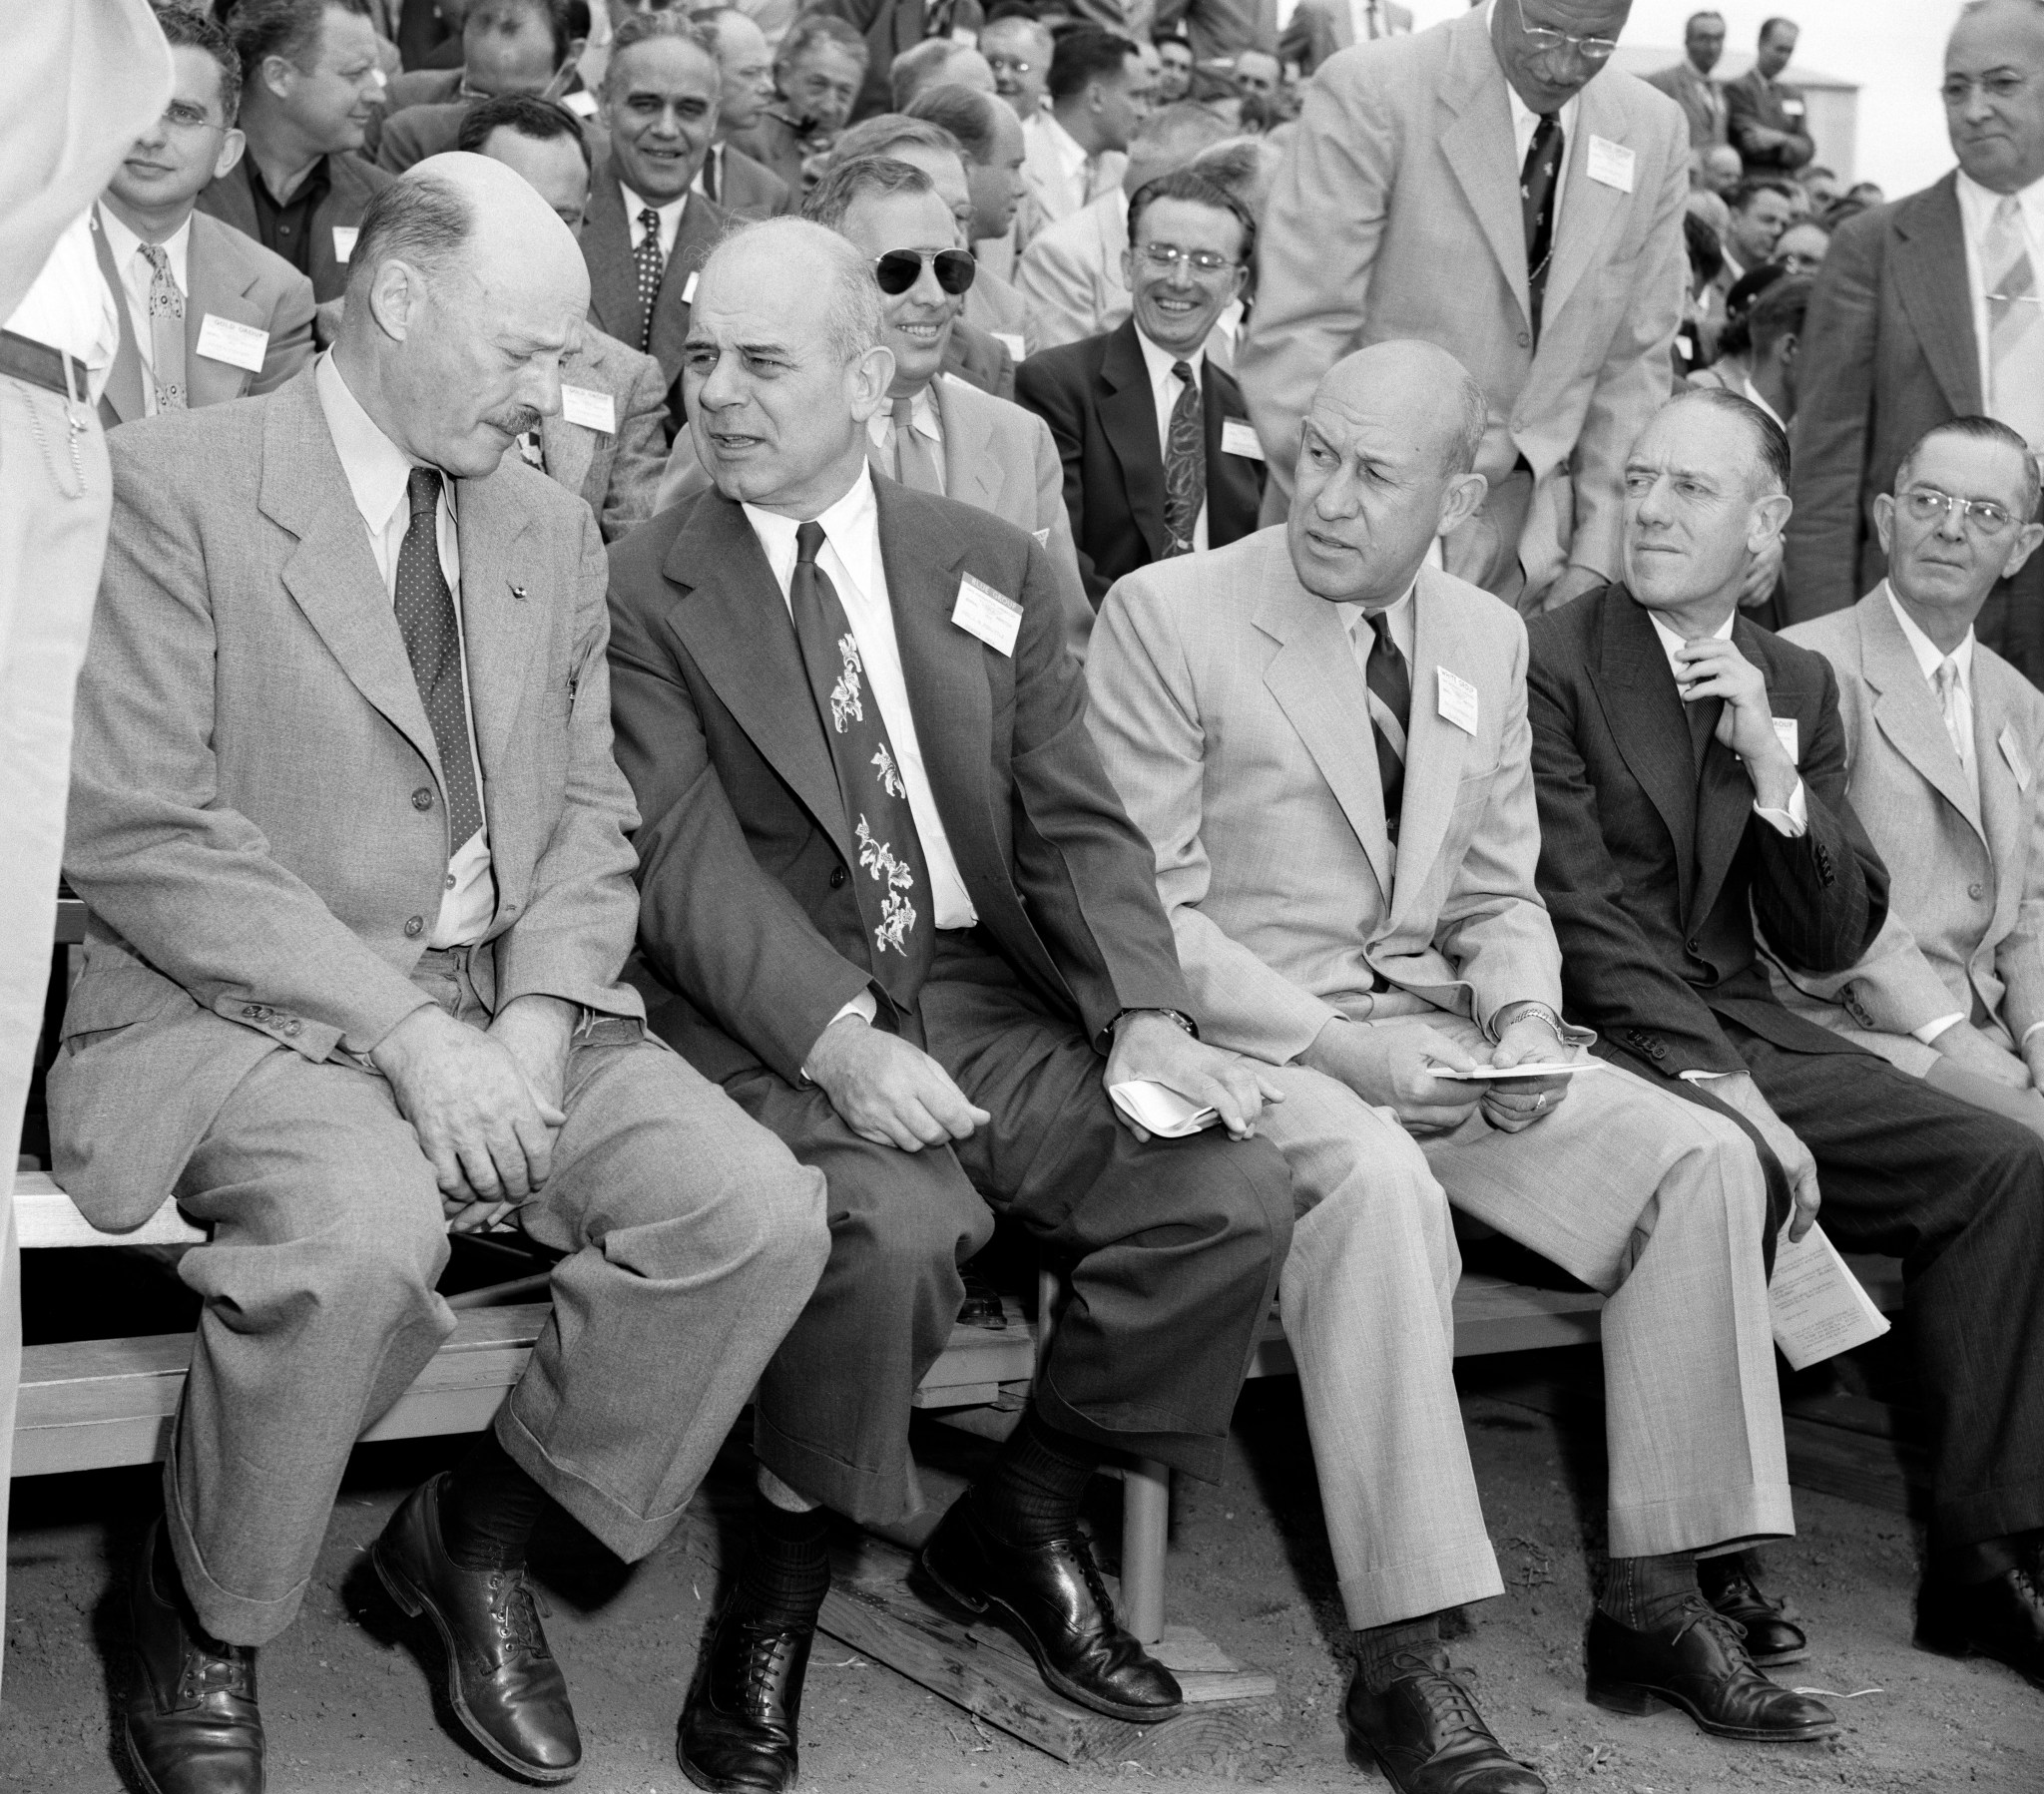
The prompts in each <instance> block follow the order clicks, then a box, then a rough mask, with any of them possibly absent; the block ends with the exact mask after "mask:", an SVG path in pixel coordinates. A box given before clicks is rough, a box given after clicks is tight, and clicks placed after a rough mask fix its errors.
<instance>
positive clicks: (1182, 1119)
mask: <svg viewBox="0 0 2044 1794" xmlns="http://www.w3.org/2000/svg"><path fill="white" fill-rule="evenodd" d="M1107 1094H1108V1095H1109V1096H1110V1097H1112V1098H1113V1099H1114V1106H1115V1108H1117V1109H1119V1110H1120V1111H1121V1112H1122V1114H1123V1115H1125V1116H1127V1117H1128V1118H1129V1120H1130V1121H1134V1122H1135V1123H1136V1125H1137V1126H1138V1127H1141V1128H1143V1129H1144V1130H1145V1131H1146V1132H1149V1133H1155V1134H1159V1135H1161V1136H1162V1137H1163V1138H1165V1139H1182V1138H1184V1136H1185V1135H1187V1134H1188V1133H1198V1132H1199V1131H1200V1129H1201V1128H1203V1127H1211V1126H1213V1125H1214V1123H1215V1122H1216V1121H1220V1120H1221V1115H1220V1112H1219V1111H1218V1110H1216V1109H1214V1108H1213V1107H1212V1106H1211V1105H1208V1106H1205V1107H1203V1106H1201V1105H1199V1104H1196V1103H1194V1102H1193V1101H1192V1099H1191V1098H1189V1097H1181V1096H1180V1095H1179V1094H1178V1092H1177V1091H1175V1090H1173V1089H1172V1088H1171V1087H1170V1086H1169V1085H1164V1084H1158V1083H1156V1082H1155V1081H1154V1080H1152V1079H1149V1078H1132V1079H1130V1080H1129V1081H1128V1082H1127V1083H1126V1084H1111V1085H1109V1086H1108V1087H1107Z"/></svg>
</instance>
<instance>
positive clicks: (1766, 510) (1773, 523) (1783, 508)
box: [1746, 492, 1795, 554]
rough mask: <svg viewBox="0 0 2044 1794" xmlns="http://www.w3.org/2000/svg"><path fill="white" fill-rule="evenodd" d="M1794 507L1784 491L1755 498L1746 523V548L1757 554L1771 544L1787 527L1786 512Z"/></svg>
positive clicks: (1787, 513) (1787, 518)
mask: <svg viewBox="0 0 2044 1794" xmlns="http://www.w3.org/2000/svg"><path fill="white" fill-rule="evenodd" d="M1794 509H1795V505H1794V502H1793V501H1792V500H1791V499H1790V498H1789V495H1788V493H1786V492H1771V493H1769V494H1768V496H1767V497H1766V498H1757V499H1755V500H1754V502H1753V511H1752V513H1751V514H1750V515H1749V517H1748V519H1747V525H1746V546H1747V548H1748V549H1749V550H1750V551H1751V552H1752V553H1754V554H1759V553H1760V551H1761V550H1762V549H1764V548H1767V547H1769V546H1771V545H1772V544H1773V543H1774V542H1775V541H1776V539H1777V538H1778V537H1780V535H1781V534H1782V532H1783V531H1784V530H1786V529H1787V528H1788V527H1789V512H1791V511H1792V510H1794Z"/></svg>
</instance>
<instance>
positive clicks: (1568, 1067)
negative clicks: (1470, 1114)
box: [1429, 1059, 1609, 1084]
mask: <svg viewBox="0 0 2044 1794" xmlns="http://www.w3.org/2000/svg"><path fill="white" fill-rule="evenodd" d="M1608 1069H1609V1068H1608V1067H1606V1065H1605V1063H1604V1061H1603V1060H1601V1059H1556V1060H1544V1061H1541V1062H1540V1063H1538V1064H1536V1063H1534V1062H1533V1061H1532V1060H1528V1061H1527V1062H1526V1063H1525V1064H1524V1065H1516V1066H1478V1067H1477V1068H1476V1069H1475V1071H1473V1072H1451V1071H1449V1070H1448V1068H1447V1067H1446V1066H1435V1067H1434V1068H1433V1071H1432V1072H1431V1073H1430V1074H1429V1076H1431V1077H1434V1078H1453V1079H1455V1080H1456V1081H1457V1082H1458V1083H1461V1084H1508V1083H1510V1082H1511V1080H1513V1079H1514V1078H1567V1077H1569V1076H1571V1075H1572V1074H1574V1073H1576V1072H1602V1071H1606V1070H1608Z"/></svg>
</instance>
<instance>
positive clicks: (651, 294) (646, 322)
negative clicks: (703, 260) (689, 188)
mask: <svg viewBox="0 0 2044 1794" xmlns="http://www.w3.org/2000/svg"><path fill="white" fill-rule="evenodd" d="M639 228H640V229H641V230H642V231H644V232H645V234H644V235H642V236H641V237H640V238H639V246H638V247H637V248H636V249H634V250H633V251H632V259H633V260H634V261H635V262H637V263H638V264H639V352H640V353H641V354H642V355H643V354H644V353H645V352H646V349H647V347H648V345H649V344H650V343H651V342H652V341H653V307H654V304H655V303H656V301H658V299H659V298H660V277H661V275H662V274H664V273H665V272H666V271H667V262H666V259H665V258H664V257H663V256H662V255H661V252H660V214H659V213H657V212H655V211H654V210H653V208H652V207H651V206H649V207H647V208H646V209H645V210H644V211H643V212H641V213H640V214H639Z"/></svg>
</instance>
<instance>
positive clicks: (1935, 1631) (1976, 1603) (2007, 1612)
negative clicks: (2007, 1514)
mask: <svg viewBox="0 0 2044 1794" xmlns="http://www.w3.org/2000/svg"><path fill="white" fill-rule="evenodd" d="M1916 1642H1917V1644H1918V1645H1920V1646H1921V1647H1922V1648H1923V1649H1925V1650H1934V1651H1937V1652H1938V1653H1939V1654H1940V1655H1943V1656H1947V1657H1971V1656H1983V1657H1995V1658H1997V1659H1999V1660H2000V1661H2001V1662H2004V1663H2006V1664H2007V1665H2008V1666H2009V1667H2010V1668H2011V1669H2013V1670H2016V1671H2017V1672H2018V1673H2020V1674H2021V1675H2023V1676H2025V1677H2027V1678H2028V1680H2029V1681H2030V1683H2031V1685H2032V1686H2034V1687H2038V1688H2044V1592H2040V1591H2039V1589H2038V1586H2037V1579H2036V1577H2035V1576H2033V1575H2032V1574H2031V1573H2030V1571H2028V1570H2003V1571H2002V1572H2001V1574H1999V1575H1997V1576H1990V1577H1989V1578H1988V1579H1987V1580H1986V1581H1984V1582H1964V1583H1954V1582H1947V1581H1928V1582H1925V1583H1924V1584H1923V1586H1922V1588H1921V1589H1920V1590H1919V1591H1918V1593H1917V1596H1916Z"/></svg>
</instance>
